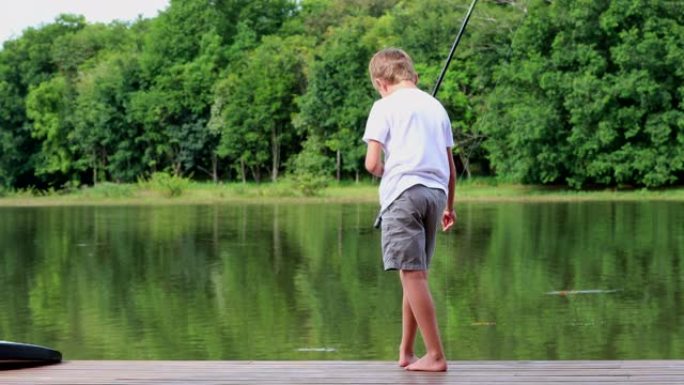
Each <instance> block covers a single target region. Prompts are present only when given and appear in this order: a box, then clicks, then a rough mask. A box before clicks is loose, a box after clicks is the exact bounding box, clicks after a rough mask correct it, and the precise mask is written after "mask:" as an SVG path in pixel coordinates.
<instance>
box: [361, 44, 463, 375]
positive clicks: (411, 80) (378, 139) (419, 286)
mask: <svg viewBox="0 0 684 385" xmlns="http://www.w3.org/2000/svg"><path fill="white" fill-rule="evenodd" d="M369 72H370V77H371V81H372V82H373V87H374V88H375V89H376V90H377V91H378V92H379V93H380V95H381V96H382V98H381V99H380V100H378V101H376V102H375V103H374V104H373V108H372V109H371V112H370V114H369V116H368V122H367V124H366V132H365V133H364V136H363V140H364V141H365V142H366V143H367V144H368V149H367V152H366V169H367V170H368V171H369V172H370V173H372V174H373V175H375V176H377V177H381V178H382V179H381V182H380V205H381V209H380V212H381V214H380V215H381V221H382V222H381V223H382V254H383V263H384V268H385V270H399V275H400V278H401V284H402V288H403V305H402V337H401V345H400V347H399V366H401V367H405V368H406V369H407V370H422V371H446V370H447V362H446V358H445V357H444V350H443V348H442V342H441V340H440V337H439V329H438V327H437V318H436V316H435V307H434V303H433V302H432V296H431V295H430V288H429V287H428V283H427V269H428V267H429V265H430V259H431V258H432V254H433V252H434V249H435V236H436V233H437V225H438V223H439V221H440V219H441V223H442V229H443V231H447V230H448V229H449V228H450V227H451V226H452V225H453V224H454V222H455V220H456V214H455V212H454V209H453V202H454V185H455V181H456V168H455V166H454V160H453V157H452V154H451V148H452V147H453V145H454V141H453V135H452V133H451V123H450V121H449V116H448V115H447V112H446V110H445V109H444V107H442V105H441V104H440V103H439V102H438V101H437V100H436V99H434V98H433V97H432V96H431V95H429V94H427V93H425V92H423V91H421V90H419V89H418V88H417V87H416V84H417V83H418V75H417V74H416V72H415V70H414V68H413V63H412V61H411V58H410V57H409V56H408V54H406V52H404V51H402V50H400V49H397V48H388V49H384V50H381V51H379V52H378V53H376V54H375V55H374V56H373V58H372V59H371V61H370V64H369ZM381 152H384V153H385V162H384V164H383V162H382V159H381ZM417 328H420V331H421V333H422V335H423V340H424V341H425V348H426V354H425V356H423V357H422V358H420V359H418V358H417V357H416V356H415V355H414V352H413V344H414V339H415V336H416V329H417Z"/></svg>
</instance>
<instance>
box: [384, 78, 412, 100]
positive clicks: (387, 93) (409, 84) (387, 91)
mask: <svg viewBox="0 0 684 385" xmlns="http://www.w3.org/2000/svg"><path fill="white" fill-rule="evenodd" d="M403 88H418V87H417V86H416V83H415V82H413V81H411V80H402V81H400V82H399V83H396V84H392V85H391V86H387V88H386V89H385V90H383V91H384V92H382V93H381V94H382V97H383V98H384V97H387V96H390V95H391V94H392V93H394V92H395V91H397V90H400V89H403Z"/></svg>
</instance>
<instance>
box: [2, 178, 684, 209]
mask: <svg viewBox="0 0 684 385" xmlns="http://www.w3.org/2000/svg"><path fill="white" fill-rule="evenodd" d="M377 188H378V185H377V184H371V183H358V184H343V185H333V186H330V187H327V188H325V189H323V190H322V191H321V192H320V194H318V195H315V196H303V195H301V194H298V193H296V191H295V189H294V188H293V186H291V185H288V184H287V183H273V184H270V183H269V184H262V185H255V184H247V185H243V184H239V183H234V184H219V185H215V184H210V183H193V184H192V185H190V186H189V187H188V188H187V189H185V190H183V192H182V193H181V195H179V196H175V197H170V196H168V194H167V193H166V192H165V191H164V190H161V189H149V188H143V187H140V186H138V185H135V184H127V185H115V184H104V186H98V187H95V188H93V187H88V188H82V189H79V190H77V191H74V192H68V193H63V192H50V193H47V194H40V193H38V194H37V193H35V192H31V191H29V192H26V191H23V192H22V191H20V192H14V193H10V194H8V195H9V196H5V197H0V207H42V206H156V205H159V206H167V205H216V204H325V203H336V204H354V203H358V204H373V203H377V202H378V198H377ZM593 201H596V202H606V201H624V202H626V201H672V202H684V188H682V187H676V188H670V189H663V190H627V191H620V190H597V191H575V190H565V189H559V188H550V187H545V186H523V185H512V184H493V183H491V182H488V183H482V182H463V183H461V184H459V185H457V187H456V200H455V202H456V204H459V203H545V202H549V203H552V202H593Z"/></svg>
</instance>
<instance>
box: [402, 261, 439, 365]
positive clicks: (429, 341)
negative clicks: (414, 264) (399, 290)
mask: <svg viewBox="0 0 684 385" xmlns="http://www.w3.org/2000/svg"><path fill="white" fill-rule="evenodd" d="M400 274H401V284H402V286H403V287H404V295H405V296H406V297H407V298H408V302H409V305H410V307H411V309H412V310H413V315H414V316H415V319H416V322H417V323H418V327H419V328H420V332H421V334H422V335H423V341H425V350H426V354H425V356H423V357H422V358H421V359H419V360H418V361H416V362H415V363H413V364H410V365H408V366H407V367H406V369H408V370H422V371H429V372H443V371H445V370H447V362H446V359H445V357H444V349H443V348H442V341H441V339H440V337H439V328H438V326H437V316H436V315H435V305H434V303H433V302H432V295H430V288H429V286H428V283H427V272H425V271H420V270H402V271H401V273H400Z"/></svg>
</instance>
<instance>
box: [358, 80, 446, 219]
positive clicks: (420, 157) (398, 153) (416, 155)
mask: <svg viewBox="0 0 684 385" xmlns="http://www.w3.org/2000/svg"><path fill="white" fill-rule="evenodd" d="M369 140H375V141H378V142H380V144H382V149H383V151H384V153H385V171H384V173H383V175H382V180H381V181H380V206H381V210H383V211H384V210H385V209H386V208H387V206H389V205H390V204H391V203H392V202H393V201H394V200H395V199H396V198H397V197H398V196H399V195H401V193H402V192H404V191H405V190H406V189H408V188H409V187H411V186H415V185H417V184H422V185H425V186H427V187H431V188H439V189H442V190H444V192H445V193H448V185H449V160H448V158H447V152H446V149H447V147H453V146H454V138H453V134H452V133H451V122H450V121H449V115H448V114H447V112H446V110H445V109H444V107H443V106H442V104H441V103H440V102H439V101H438V100H437V99H435V98H433V97H432V96H431V95H430V94H428V93H426V92H424V91H422V90H420V89H418V88H400V89H398V90H396V91H394V92H392V93H391V94H390V95H388V96H386V97H384V98H382V99H380V100H378V101H376V102H375V103H374V104H373V108H372V109H371V111H370V114H369V116H368V122H367V123H366V132H365V133H364V135H363V141H364V142H366V143H368V141H369Z"/></svg>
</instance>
